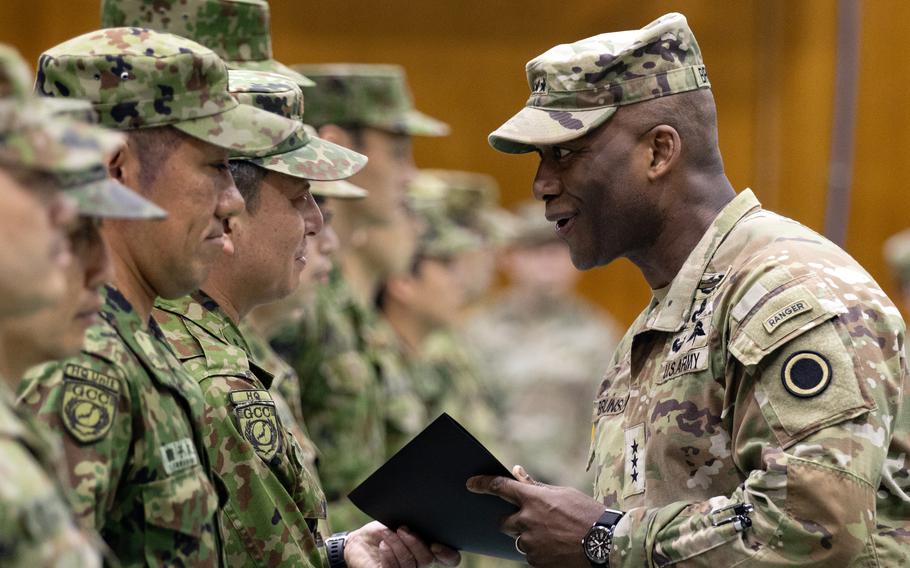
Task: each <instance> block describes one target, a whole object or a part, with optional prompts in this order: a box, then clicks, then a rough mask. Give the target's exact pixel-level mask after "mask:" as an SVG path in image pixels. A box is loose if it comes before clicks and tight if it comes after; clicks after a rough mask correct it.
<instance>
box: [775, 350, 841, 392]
mask: <svg viewBox="0 0 910 568" xmlns="http://www.w3.org/2000/svg"><path fill="white" fill-rule="evenodd" d="M780 375H781V377H780V378H781V381H782V382H783V383H784V388H785V389H787V392H789V393H790V394H792V395H793V396H795V397H799V398H812V397H815V396H818V395H820V394H821V393H823V392H824V391H825V389H826V388H828V385H830V384H831V363H829V362H828V360H827V359H826V358H825V357H823V356H822V355H821V354H819V353H816V352H814V351H798V352H796V353H794V354H792V355H790V356H789V357H787V360H786V361H784V366H783V367H782V368H781V371H780Z"/></svg>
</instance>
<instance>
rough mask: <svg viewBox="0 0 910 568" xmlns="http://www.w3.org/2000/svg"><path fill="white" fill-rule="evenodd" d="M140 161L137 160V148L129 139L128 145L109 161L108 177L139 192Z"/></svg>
mask: <svg viewBox="0 0 910 568" xmlns="http://www.w3.org/2000/svg"><path fill="white" fill-rule="evenodd" d="M140 167H141V166H140V164H139V161H138V160H137V159H136V152H135V146H133V145H132V143H131V140H130V139H129V138H127V140H126V144H124V145H123V146H121V147H120V149H119V150H117V151H116V152H115V153H114V154H113V155H112V156H111V157H110V159H109V160H108V161H107V173H108V175H109V176H110V177H111V178H113V179H115V180H117V181H119V182H120V183H122V184H123V185H125V186H127V187H128V188H130V189H132V190H133V191H137V192H138V191H139V190H140V189H142V188H140V187H139V168H140Z"/></svg>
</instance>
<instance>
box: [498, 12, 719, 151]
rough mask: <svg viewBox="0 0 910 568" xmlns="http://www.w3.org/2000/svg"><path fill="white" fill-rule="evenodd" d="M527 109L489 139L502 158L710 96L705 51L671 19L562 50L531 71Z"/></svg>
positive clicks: (682, 21) (681, 22) (682, 22)
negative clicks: (631, 108) (651, 108)
mask: <svg viewBox="0 0 910 568" xmlns="http://www.w3.org/2000/svg"><path fill="white" fill-rule="evenodd" d="M525 72H526V73H527V76H528V86H529V87H530V88H531V96H530V98H529V99H528V102H527V103H525V108H523V109H522V110H521V111H519V112H518V114H516V115H515V116H513V117H512V118H510V119H509V120H508V121H507V122H506V123H505V124H503V125H502V126H500V127H499V128H498V129H496V130H495V131H494V132H493V133H492V134H490V137H489V141H490V145H491V146H493V148H495V149H497V150H499V151H500V152H506V153H510V154H521V153H525V152H532V151H534V147H535V146H541V145H551V144H557V143H560V142H566V141H568V140H573V139H575V138H579V137H581V136H583V135H585V134H587V133H588V131H590V130H591V129H594V128H596V127H598V126H600V125H601V124H603V123H604V122H606V121H607V119H609V118H610V117H611V116H613V114H614V113H615V112H616V109H617V108H619V107H620V106H623V105H629V104H634V103H638V102H642V101H647V100H649V99H654V98H657V97H663V96H667V95H673V94H677V93H684V92H686V91H693V90H696V89H708V88H710V87H711V83H710V82H709V81H708V75H707V72H706V71H705V66H704V64H703V63H702V58H701V50H700V49H699V47H698V43H697V42H696V41H695V36H694V35H693V34H692V30H690V29H689V24H688V22H686V18H685V16H683V15H682V14H676V13H671V14H666V15H665V16H661V17H660V18H658V19H657V20H655V21H653V22H651V23H650V24H648V25H647V26H645V27H644V28H642V29H640V30H630V31H624V32H614V33H606V34H601V35H597V36H594V37H590V38H587V39H583V40H580V41H577V42H575V43H572V44H563V45H557V46H556V47H554V48H552V49H550V50H549V51H546V52H544V53H543V54H542V55H539V56H537V57H536V58H534V59H532V60H531V61H529V62H528V64H527V66H526V67H525Z"/></svg>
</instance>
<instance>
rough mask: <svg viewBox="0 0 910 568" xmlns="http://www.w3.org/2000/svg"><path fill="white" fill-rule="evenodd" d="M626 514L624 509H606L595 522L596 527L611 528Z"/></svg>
mask: <svg viewBox="0 0 910 568" xmlns="http://www.w3.org/2000/svg"><path fill="white" fill-rule="evenodd" d="M623 515H625V513H623V512H622V511H614V510H613V509H607V510H606V511H604V514H603V515H601V516H600V518H599V519H597V522H596V523H594V526H595V527H598V526H600V527H610V528H611V529H612V528H613V527H615V526H616V523H618V522H619V519H621V518H622V516H623Z"/></svg>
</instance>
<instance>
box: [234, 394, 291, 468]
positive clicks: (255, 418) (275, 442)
mask: <svg viewBox="0 0 910 568" xmlns="http://www.w3.org/2000/svg"><path fill="white" fill-rule="evenodd" d="M230 399H231V402H232V403H234V405H235V407H234V413H235V414H236V415H237V421H238V423H239V427H240V432H241V433H243V437H244V438H246V439H247V441H248V442H249V443H250V444H251V445H252V446H253V449H254V450H256V453H257V454H258V455H259V457H261V458H262V459H263V460H265V461H271V460H272V458H274V457H275V456H276V455H278V452H279V451H280V450H281V435H280V432H281V427H280V425H279V422H278V417H277V415H276V413H275V402H274V401H273V400H272V395H270V394H269V391H267V390H243V391H233V392H231V393H230Z"/></svg>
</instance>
